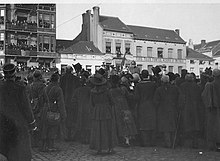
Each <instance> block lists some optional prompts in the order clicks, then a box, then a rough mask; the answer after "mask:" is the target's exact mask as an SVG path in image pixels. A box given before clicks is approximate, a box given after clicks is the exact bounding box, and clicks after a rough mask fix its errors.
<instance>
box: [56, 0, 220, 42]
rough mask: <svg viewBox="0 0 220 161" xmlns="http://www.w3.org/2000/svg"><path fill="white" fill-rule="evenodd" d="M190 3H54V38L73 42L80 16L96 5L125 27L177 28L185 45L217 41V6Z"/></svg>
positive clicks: (219, 13)
mask: <svg viewBox="0 0 220 161" xmlns="http://www.w3.org/2000/svg"><path fill="white" fill-rule="evenodd" d="M192 1H193V0H191V1H186V0H185V1H184V2H185V3H182V2H181V1H179V2H178V1H176V2H173V1H168V3H163V2H157V3H153V2H150V1H146V0H145V1H136V2H138V3H135V1H132V0H130V1H121V3H119V2H117V1H113V2H111V3H106V2H104V1H101V0H100V1H91V2H94V3H90V1H86V0H84V1H82V3H80V2H75V1H71V2H70V1H64V3H61V1H57V8H56V9H57V38H58V39H68V40H71V39H74V38H75V37H76V36H77V35H78V34H79V33H80V31H81V25H82V14H83V13H84V12H86V10H88V9H90V10H92V7H93V6H99V7H100V14H101V15H105V16H114V17H118V18H120V20H121V21H122V22H124V23H125V24H129V25H138V26H146V27H155V28H162V29H171V30H175V29H180V36H181V37H182V38H183V39H184V40H185V41H186V42H188V41H189V39H192V40H193V42H194V44H196V43H200V41H201V39H205V40H206V41H213V40H220V21H219V16H220V3H217V1H208V2H207V1H206V2H205V1H201V0H200V2H198V1H197V2H196V1H195V2H194V3H192ZM177 2H178V3H177Z"/></svg>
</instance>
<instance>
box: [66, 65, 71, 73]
mask: <svg viewBox="0 0 220 161" xmlns="http://www.w3.org/2000/svg"><path fill="white" fill-rule="evenodd" d="M72 71H73V68H72V67H71V66H70V65H68V66H67V67H66V73H72Z"/></svg>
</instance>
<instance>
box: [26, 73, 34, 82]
mask: <svg viewBox="0 0 220 161" xmlns="http://www.w3.org/2000/svg"><path fill="white" fill-rule="evenodd" d="M33 80H34V77H33V74H28V76H27V82H28V83H29V84H30V83H32V82H33Z"/></svg>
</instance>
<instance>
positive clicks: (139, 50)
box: [136, 46, 142, 56]
mask: <svg viewBox="0 0 220 161" xmlns="http://www.w3.org/2000/svg"><path fill="white" fill-rule="evenodd" d="M136 55H137V56H142V46H136Z"/></svg>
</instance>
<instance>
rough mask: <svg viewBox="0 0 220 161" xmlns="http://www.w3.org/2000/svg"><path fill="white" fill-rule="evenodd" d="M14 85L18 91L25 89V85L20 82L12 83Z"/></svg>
mask: <svg viewBox="0 0 220 161" xmlns="http://www.w3.org/2000/svg"><path fill="white" fill-rule="evenodd" d="M14 85H15V87H16V88H18V89H19V90H24V89H26V85H25V84H24V83H22V82H20V81H18V82H14Z"/></svg>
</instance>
